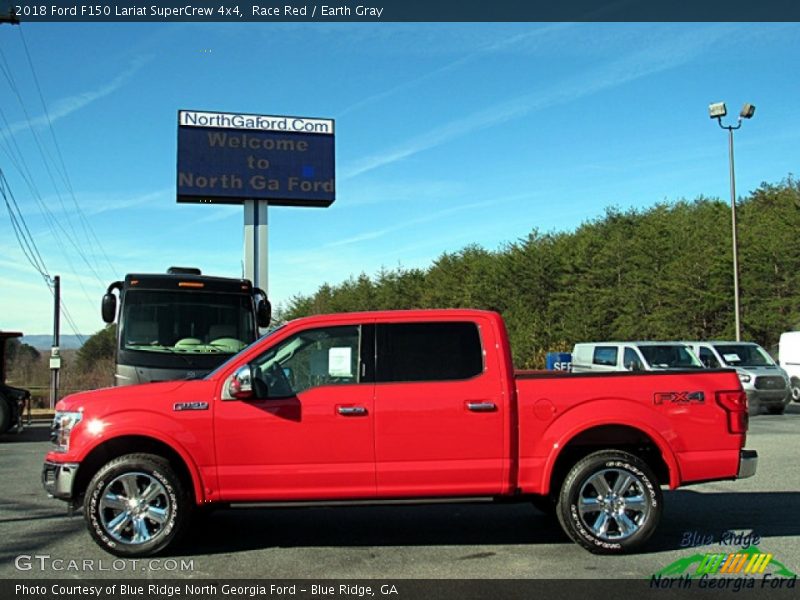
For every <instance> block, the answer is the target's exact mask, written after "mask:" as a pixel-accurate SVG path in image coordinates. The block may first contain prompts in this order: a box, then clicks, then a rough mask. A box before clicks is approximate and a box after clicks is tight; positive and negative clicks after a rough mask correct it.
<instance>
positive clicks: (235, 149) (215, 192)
mask: <svg viewBox="0 0 800 600" xmlns="http://www.w3.org/2000/svg"><path fill="white" fill-rule="evenodd" d="M334 163H335V161H334V122H333V120H332V119H316V118H303V117H286V116H269V115H249V114H238V113H217V112H203V111H189V110H182V111H179V112H178V202H198V203H223V204H241V203H243V202H244V201H245V200H267V201H269V204H270V205H275V206H330V205H331V203H333V201H334V199H335V195H336V193H335V192H336V184H335V171H334Z"/></svg>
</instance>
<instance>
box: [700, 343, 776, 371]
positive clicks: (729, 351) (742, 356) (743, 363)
mask: <svg viewBox="0 0 800 600" xmlns="http://www.w3.org/2000/svg"><path fill="white" fill-rule="evenodd" d="M714 348H716V350H717V352H719V355H720V356H721V357H722V359H723V360H724V361H725V362H726V363H727V364H728V365H729V366H731V367H774V366H775V361H773V360H772V359H771V358H770V356H769V354H767V353H766V352H764V350H762V349H761V348H760V347H759V346H751V345H750V344H724V345H723V344H715V345H714Z"/></svg>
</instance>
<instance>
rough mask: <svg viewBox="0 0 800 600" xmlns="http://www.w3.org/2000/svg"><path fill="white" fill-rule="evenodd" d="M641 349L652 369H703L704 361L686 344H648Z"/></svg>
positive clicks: (640, 347)
mask: <svg viewBox="0 0 800 600" xmlns="http://www.w3.org/2000/svg"><path fill="white" fill-rule="evenodd" d="M639 351H640V352H641V353H642V356H643V357H644V359H645V360H646V361H647V363H648V364H649V365H650V368H652V369H702V368H703V365H702V363H701V362H700V361H699V360H698V359H697V358H696V357H695V355H694V354H693V353H692V352H691V351H690V350H689V349H688V348H686V346H682V345H678V344H663V345H657V344H648V345H641V346H639Z"/></svg>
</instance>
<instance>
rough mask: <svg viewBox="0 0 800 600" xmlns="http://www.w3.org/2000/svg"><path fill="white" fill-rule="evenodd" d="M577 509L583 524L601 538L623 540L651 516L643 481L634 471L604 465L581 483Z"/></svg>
mask: <svg viewBox="0 0 800 600" xmlns="http://www.w3.org/2000/svg"><path fill="white" fill-rule="evenodd" d="M578 511H579V513H580V518H581V521H582V522H583V524H584V526H585V527H587V528H589V529H590V530H591V531H592V533H593V534H594V535H595V536H597V537H598V538H600V539H603V540H615V541H618V540H624V539H626V538H628V537H630V536H632V535H633V534H635V533H636V532H637V531H639V529H640V528H641V526H642V525H643V524H644V523H645V522H646V521H647V518H648V517H649V516H650V504H649V502H648V501H647V498H646V497H645V492H644V485H643V484H642V482H641V481H639V479H638V478H637V477H636V476H635V475H634V474H633V473H630V472H628V471H621V470H619V469H604V470H602V471H599V472H597V473H595V474H594V475H592V476H591V477H589V478H588V479H587V480H586V481H585V482H584V483H583V485H582V486H581V489H580V492H579V496H578Z"/></svg>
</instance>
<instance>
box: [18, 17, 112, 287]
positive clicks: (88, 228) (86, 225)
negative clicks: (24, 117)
mask: <svg viewBox="0 0 800 600" xmlns="http://www.w3.org/2000/svg"><path fill="white" fill-rule="evenodd" d="M18 30H19V37H20V39H21V40H22V47H23V48H24V49H25V56H26V58H27V59H28V66H29V67H30V69H31V75H32V76H33V81H34V83H35V84H36V91H37V92H38V94H39V101H40V102H41V103H42V108H43V109H44V114H45V117H46V118H47V125H48V127H49V129H50V136H51V137H52V138H53V146H54V147H55V149H56V154H57V156H58V160H59V162H60V164H61V174H62V178H63V181H64V183H65V185H66V187H67V190H68V191H69V194H70V196H71V198H72V203H73V204H74V205H75V209H76V210H77V211H78V216H79V217H80V222H81V226H82V228H83V232H84V234H85V235H86V237H87V239H89V240H90V244H91V239H92V238H93V239H94V241H95V242H96V243H97V247H98V248H99V249H100V252H101V253H102V254H103V257H104V258H105V260H106V263H107V264H108V266H109V268H110V269H111V273H112V275H114V274H115V273H116V269H115V268H114V265H112V264H111V260H110V259H109V257H108V253H106V250H105V248H104V247H103V244H102V243H101V242H100V240H99V239H98V237H97V234H96V233H95V231H94V228H93V227H92V225H91V223H90V222H89V220H88V219H87V218H86V215H85V213H84V212H83V209H82V208H81V206H80V204H78V199H77V198H76V197H75V191H74V189H73V187H72V182H71V181H70V178H69V172H68V171H67V166H66V163H65V162H64V155H63V153H62V152H61V146H60V145H59V143H58V139H57V138H56V132H55V129H54V128H53V121H52V119H51V118H50V111H49V110H48V109H47V103H46V102H45V101H44V94H42V87H41V85H39V77H38V76H37V75H36V69H35V68H34V66H33V60H32V59H31V54H30V51H29V50H28V43H27V42H26V41H25V35H24V34H23V32H22V28H21V27H19V28H18Z"/></svg>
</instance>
